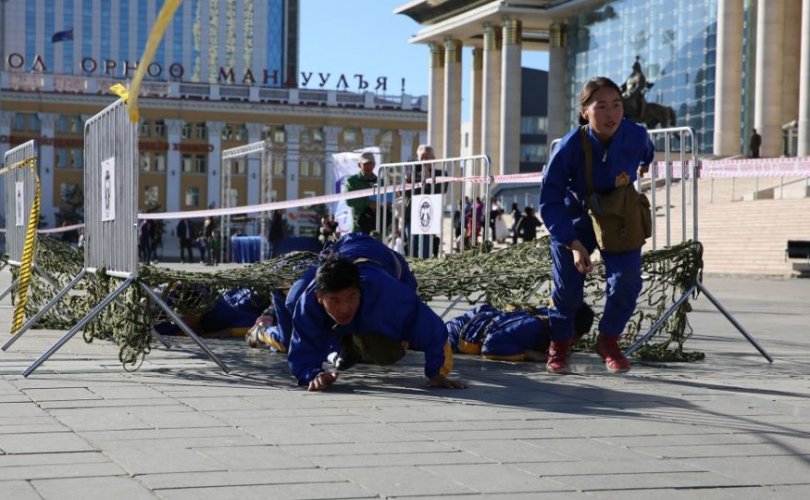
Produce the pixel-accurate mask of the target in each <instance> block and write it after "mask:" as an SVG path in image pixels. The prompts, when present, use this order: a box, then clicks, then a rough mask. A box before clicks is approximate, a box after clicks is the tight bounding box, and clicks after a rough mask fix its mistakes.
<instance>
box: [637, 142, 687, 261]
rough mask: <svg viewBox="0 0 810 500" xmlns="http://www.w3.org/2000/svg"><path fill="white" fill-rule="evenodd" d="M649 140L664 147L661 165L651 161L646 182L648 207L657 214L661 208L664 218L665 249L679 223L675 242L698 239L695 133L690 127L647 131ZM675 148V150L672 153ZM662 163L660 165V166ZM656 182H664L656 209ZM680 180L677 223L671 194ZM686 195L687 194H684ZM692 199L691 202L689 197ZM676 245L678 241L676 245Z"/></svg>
mask: <svg viewBox="0 0 810 500" xmlns="http://www.w3.org/2000/svg"><path fill="white" fill-rule="evenodd" d="M647 133H648V134H649V135H650V139H651V140H652V141H653V143H654V144H658V143H662V144H663V148H664V150H663V152H662V154H663V162H653V164H652V165H650V171H649V176H648V178H649V181H650V205H651V207H652V213H653V214H655V215H657V212H658V209H659V208H663V215H664V231H665V238H666V239H665V246H667V247H668V246H671V245H672V231H673V226H676V225H677V223H678V222H680V240H678V242H682V241H687V239H692V240H694V241H699V240H698V183H697V174H698V172H699V171H700V159H699V158H698V153H697V152H698V151H699V150H700V148H699V145H698V143H697V138H696V136H695V132H694V130H692V129H691V128H690V127H673V128H662V129H652V130H648V131H647ZM676 145H677V151H673V149H674V147H675V146H676ZM676 156H677V158H678V162H677V163H675V162H674V161H673V159H674V158H675V157H676ZM662 163H663V164H662ZM659 179H663V182H664V184H663V187H664V193H663V195H664V202H663V204H662V205H661V206H660V207H659V202H658V195H657V191H658V189H657V187H658V182H659ZM676 180H680V189H679V190H678V191H679V194H680V208H681V213H680V220H678V219H676V218H675V217H673V215H672V210H671V207H672V191H673V183H674V181H676ZM637 187H638V190H639V192H640V191H641V178H639V179H638V181H637ZM687 193H688V195H687ZM689 196H691V199H688V197H689ZM689 208H691V212H692V217H691V223H692V232H691V238H687V234H688V233H689V231H688V226H689V220H688V211H689ZM656 226H657V224H655V219H653V226H652V237H651V238H650V244H651V247H652V249H653V250H655V249H657V248H658V230H657V227H656ZM676 243H677V242H676Z"/></svg>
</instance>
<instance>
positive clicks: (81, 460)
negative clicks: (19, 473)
mask: <svg viewBox="0 0 810 500" xmlns="http://www.w3.org/2000/svg"><path fill="white" fill-rule="evenodd" d="M109 461H110V460H109V459H108V458H107V457H105V456H104V455H102V454H101V452H98V451H88V452H73V453H31V454H27V455H0V468H1V467H27V466H29V465H59V464H94V463H107V462H109Z"/></svg>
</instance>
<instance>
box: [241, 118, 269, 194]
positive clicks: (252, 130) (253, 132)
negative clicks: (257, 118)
mask: <svg viewBox="0 0 810 500" xmlns="http://www.w3.org/2000/svg"><path fill="white" fill-rule="evenodd" d="M245 127H246V128H247V133H248V144H253V143H254V142H260V141H261V140H262V129H263V128H264V125H263V124H261V123H247V124H245ZM245 160H246V161H247V175H248V183H247V204H248V205H257V204H259V203H260V201H259V198H260V192H261V184H262V183H261V180H260V178H261V169H262V166H261V163H262V154H261V153H251V154H250V155H248V156H247V157H246V158H245Z"/></svg>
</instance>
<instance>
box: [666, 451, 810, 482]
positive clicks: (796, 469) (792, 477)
mask: <svg viewBox="0 0 810 500" xmlns="http://www.w3.org/2000/svg"><path fill="white" fill-rule="evenodd" d="M680 461H681V462H683V463H686V464H689V465H692V466H694V467H699V468H701V469H704V470H710V471H714V472H717V473H721V474H725V475H728V476H730V477H734V478H737V479H740V480H743V481H746V482H748V481H753V482H756V483H757V484H764V485H779V484H797V483H807V484H808V485H810V479H809V478H808V472H810V455H786V456H767V457H749V456H746V457H720V458H686V459H682V460H680Z"/></svg>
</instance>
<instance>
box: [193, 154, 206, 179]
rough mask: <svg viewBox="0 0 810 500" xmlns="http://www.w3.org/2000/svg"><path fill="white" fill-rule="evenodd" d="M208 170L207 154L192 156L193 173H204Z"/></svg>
mask: <svg viewBox="0 0 810 500" xmlns="http://www.w3.org/2000/svg"><path fill="white" fill-rule="evenodd" d="M206 170H208V155H195V156H194V173H197V174H204V173H205V171H206Z"/></svg>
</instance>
